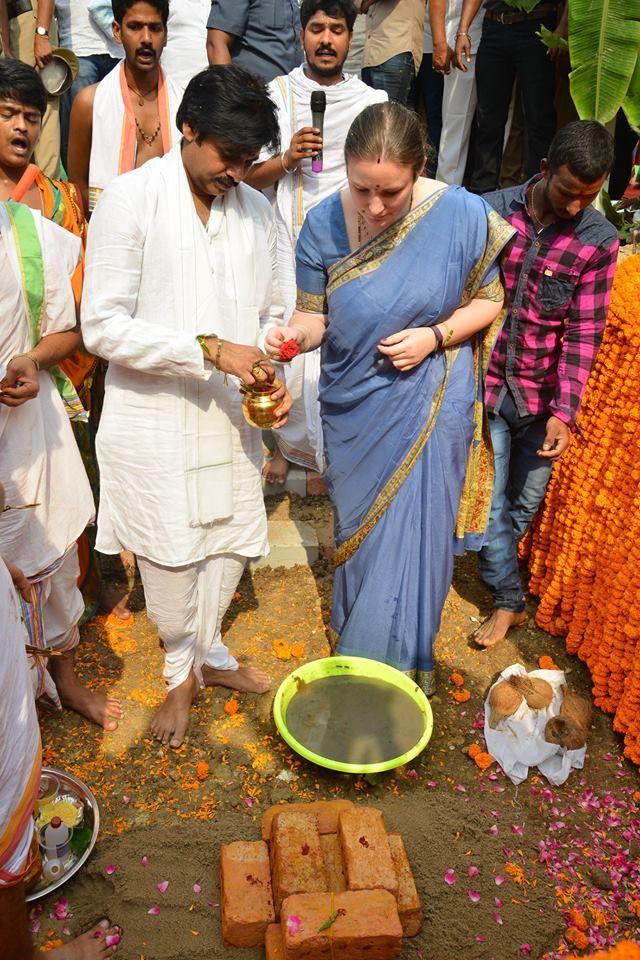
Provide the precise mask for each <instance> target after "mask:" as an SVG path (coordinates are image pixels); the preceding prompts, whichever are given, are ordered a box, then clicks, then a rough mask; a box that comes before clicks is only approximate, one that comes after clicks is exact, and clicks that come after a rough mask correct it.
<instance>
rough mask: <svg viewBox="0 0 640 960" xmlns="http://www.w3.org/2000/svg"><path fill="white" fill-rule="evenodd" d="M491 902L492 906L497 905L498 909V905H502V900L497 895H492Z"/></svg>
mask: <svg viewBox="0 0 640 960" xmlns="http://www.w3.org/2000/svg"><path fill="white" fill-rule="evenodd" d="M493 903H494V906H496V907H498V909H500V907H501V906H502V900H500V899H499V898H498V897H494V900H493Z"/></svg>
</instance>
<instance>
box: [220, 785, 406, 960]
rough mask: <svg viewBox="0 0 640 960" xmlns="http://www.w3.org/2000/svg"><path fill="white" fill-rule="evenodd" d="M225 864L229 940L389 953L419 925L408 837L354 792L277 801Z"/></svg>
mask: <svg viewBox="0 0 640 960" xmlns="http://www.w3.org/2000/svg"><path fill="white" fill-rule="evenodd" d="M220 873H221V880H220V885H221V908H222V935H223V939H224V942H225V944H226V945H227V946H235V947H256V946H260V945H261V944H263V943H264V945H265V948H266V954H267V960H391V958H392V957H396V956H397V955H398V954H399V952H400V949H401V946H402V937H403V936H405V937H414V936H415V935H416V934H417V933H418V932H419V930H420V928H421V926H422V908H421V906H420V900H419V899H418V893H417V890H416V885H415V883H414V880H413V874H412V872H411V867H410V865H409V860H408V858H407V854H406V851H405V848H404V844H403V842H402V837H401V836H400V835H399V834H393V833H392V834H388V833H387V830H386V827H385V824H384V819H383V816H382V813H381V812H380V811H379V810H376V809H375V808H373V807H364V806H363V807H361V806H354V805H353V804H352V803H351V801H349V800H319V801H316V802H315V803H289V804H281V805H279V806H276V807H270V808H269V809H268V810H267V811H266V812H265V814H264V816H263V818H262V840H258V841H255V842H249V843H243V842H237V843H230V844H227V845H225V846H223V847H222V850H221V855H220ZM278 920H279V922H276V921H278Z"/></svg>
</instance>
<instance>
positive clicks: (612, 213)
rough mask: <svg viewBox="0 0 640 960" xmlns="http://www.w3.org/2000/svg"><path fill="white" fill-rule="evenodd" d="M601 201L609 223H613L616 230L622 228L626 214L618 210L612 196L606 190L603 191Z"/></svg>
mask: <svg viewBox="0 0 640 960" xmlns="http://www.w3.org/2000/svg"><path fill="white" fill-rule="evenodd" d="M600 201H601V203H602V210H603V213H604V215H605V217H606V218H607V220H608V221H609V223H612V224H613V226H614V227H615V228H616V230H620V229H621V228H622V227H623V226H624V216H623V215H622V214H621V213H620V212H619V211H618V210H616V208H615V207H614V205H613V204H612V203H611V197H610V196H609V194H608V193H607V191H606V190H603V191H602V192H601V194H600Z"/></svg>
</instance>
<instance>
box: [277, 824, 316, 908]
mask: <svg viewBox="0 0 640 960" xmlns="http://www.w3.org/2000/svg"><path fill="white" fill-rule="evenodd" d="M271 880H272V885H273V903H274V907H275V911H276V916H278V915H279V913H280V906H281V904H282V901H283V900H284V899H285V897H289V896H291V894H292V893H315V892H319V891H326V889H327V878H326V874H325V870H324V858H323V856H322V847H321V846H320V834H319V832H318V818H317V816H316V814H315V813H298V812H293V813H290V812H288V811H283V812H282V813H279V814H278V815H277V816H276V818H275V820H274V821H273V826H272V828H271Z"/></svg>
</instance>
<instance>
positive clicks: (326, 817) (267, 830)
mask: <svg viewBox="0 0 640 960" xmlns="http://www.w3.org/2000/svg"><path fill="white" fill-rule="evenodd" d="M283 810H286V811H289V812H291V813H315V814H316V815H317V817H318V830H319V831H320V833H337V832H338V819H339V817H340V814H341V813H342V812H343V811H344V810H353V804H352V803H351V800H314V801H313V802H312V803H279V804H277V805H276V806H275V807H268V808H267V810H265V812H264V813H263V815H262V839H263V840H270V839H271V827H272V824H273V818H274V817H275V816H276V815H277V814H278V813H282V812H283Z"/></svg>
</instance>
